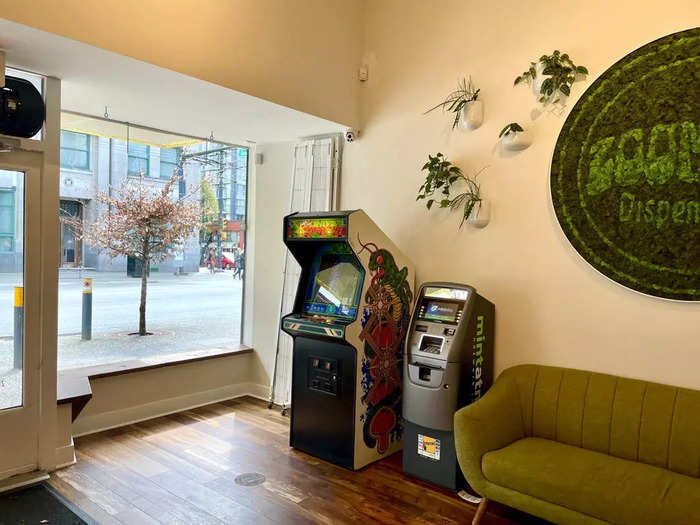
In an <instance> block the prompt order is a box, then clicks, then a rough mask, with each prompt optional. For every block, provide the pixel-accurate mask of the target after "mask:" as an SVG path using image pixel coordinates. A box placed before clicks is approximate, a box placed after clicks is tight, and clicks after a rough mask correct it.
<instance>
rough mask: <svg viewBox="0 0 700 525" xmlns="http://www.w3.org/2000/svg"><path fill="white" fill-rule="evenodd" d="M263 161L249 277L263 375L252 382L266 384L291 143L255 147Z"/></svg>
mask: <svg viewBox="0 0 700 525" xmlns="http://www.w3.org/2000/svg"><path fill="white" fill-rule="evenodd" d="M255 152H256V153H262V155H263V164H262V165H259V166H256V167H255V168H256V169H255V173H254V175H253V176H254V179H255V180H254V181H253V182H254V187H255V196H254V197H251V198H254V199H255V201H254V202H255V211H254V228H255V233H254V250H255V252H254V254H253V264H254V266H255V270H254V272H255V273H254V274H253V277H252V281H253V282H252V285H253V290H254V299H253V319H252V327H253V340H252V341H253V344H252V346H253V348H254V349H255V352H256V353H257V355H258V356H259V358H260V360H261V362H262V365H263V367H264V369H265V373H266V374H267V377H266V378H265V379H264V380H263V379H259V378H258V379H256V380H255V382H256V383H262V382H264V381H266V383H265V384H269V381H270V377H272V368H273V366H274V357H275V347H276V345H275V343H276V337H277V328H278V323H279V308H280V296H281V294H282V270H283V265H284V254H285V248H284V243H283V242H282V218H283V217H284V216H285V215H287V213H289V186H290V184H291V182H292V169H293V165H294V144H293V143H291V142H280V143H276V144H263V145H258V146H257V147H256V151H255Z"/></svg>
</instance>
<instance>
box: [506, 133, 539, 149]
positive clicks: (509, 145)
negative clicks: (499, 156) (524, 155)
mask: <svg viewBox="0 0 700 525" xmlns="http://www.w3.org/2000/svg"><path fill="white" fill-rule="evenodd" d="M530 144H532V139H531V138H530V133H529V132H528V131H527V130H525V131H521V132H519V133H512V132H511V133H508V134H507V135H504V136H503V138H502V139H501V145H502V146H503V148H504V149H507V150H509V151H520V150H523V149H526V148H527V147H528V146H530Z"/></svg>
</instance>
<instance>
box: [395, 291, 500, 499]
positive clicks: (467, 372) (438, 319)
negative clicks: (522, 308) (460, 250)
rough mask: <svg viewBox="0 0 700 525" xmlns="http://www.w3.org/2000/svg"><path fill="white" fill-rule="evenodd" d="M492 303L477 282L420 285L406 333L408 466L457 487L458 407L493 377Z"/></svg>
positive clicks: (459, 484)
mask: <svg viewBox="0 0 700 525" xmlns="http://www.w3.org/2000/svg"><path fill="white" fill-rule="evenodd" d="M494 313H495V308H494V305H493V303H491V302H489V301H488V300H487V299H484V298H483V297H482V296H481V295H479V294H478V293H476V290H475V289H474V288H472V287H471V286H467V285H463V284H455V283H425V284H423V285H422V286H421V287H420V290H419V292H418V295H417V299H416V306H415V308H414V310H413V316H412V318H411V325H410V329H409V333H408V337H407V339H406V354H405V356H404V380H403V382H404V392H403V415H404V418H405V419H406V429H405V437H404V449H403V470H404V472H406V473H407V474H411V475H412V476H416V477H418V478H421V479H424V480H426V481H430V482H432V483H435V484H436V485H441V486H443V487H446V488H449V489H452V490H458V489H459V488H461V487H462V485H463V484H464V478H463V476H462V471H461V470H460V468H459V465H458V464H457V453H456V451H455V440H454V426H453V417H454V413H455V412H456V411H457V410H459V409H460V408H462V407H463V406H465V405H468V404H470V403H472V402H474V401H476V400H477V399H479V398H480V397H481V396H482V394H484V393H485V392H486V390H487V389H488V388H489V387H490V386H491V384H492V383H493V339H494Z"/></svg>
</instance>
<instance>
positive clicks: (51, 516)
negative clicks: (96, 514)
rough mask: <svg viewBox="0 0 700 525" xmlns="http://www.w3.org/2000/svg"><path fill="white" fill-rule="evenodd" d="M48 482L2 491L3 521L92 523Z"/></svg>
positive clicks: (19, 524)
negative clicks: (11, 490)
mask: <svg viewBox="0 0 700 525" xmlns="http://www.w3.org/2000/svg"><path fill="white" fill-rule="evenodd" d="M94 523H95V522H94V521H93V520H91V519H90V518H89V517H88V516H86V515H84V514H83V513H82V512H81V511H80V510H78V509H76V508H75V507H74V506H73V505H72V504H71V503H69V502H68V501H66V500H65V499H64V498H63V496H61V495H60V494H59V493H58V492H56V491H55V490H54V489H53V488H52V487H50V486H48V485H47V484H45V483H41V484H39V485H34V486H32V487H26V488H23V489H19V490H16V491H13V492H6V493H4V494H0V525H92V524H94Z"/></svg>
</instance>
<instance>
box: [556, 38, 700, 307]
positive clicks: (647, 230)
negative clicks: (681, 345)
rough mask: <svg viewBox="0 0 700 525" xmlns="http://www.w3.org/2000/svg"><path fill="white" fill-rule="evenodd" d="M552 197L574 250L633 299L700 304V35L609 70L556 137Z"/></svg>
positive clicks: (663, 42)
mask: <svg viewBox="0 0 700 525" xmlns="http://www.w3.org/2000/svg"><path fill="white" fill-rule="evenodd" d="M551 185H552V199H553V202H554V208H555V211H556V214H557V218H558V219H559V222H560V224H561V226H562V228H563V230H564V233H565V234H566V236H567V237H568V238H569V240H570V241H571V243H572V244H573V245H574V247H575V248H576V250H578V252H579V253H580V254H581V255H582V256H583V257H584V258H585V259H586V260H587V261H588V262H589V263H590V264H592V265H593V266H594V267H595V268H597V269H598V270H599V271H601V272H602V273H604V274H605V275H607V276H608V277H610V278H612V279H614V280H616V281H617V282H619V283H621V284H624V285H625V286H628V287H630V288H633V289H635V290H638V291H640V292H644V293H648V294H652V295H657V296H661V297H668V298H672V299H683V300H692V301H697V300H700V28H695V29H691V30H688V31H683V32H680V33H675V34H673V35H669V36H667V37H664V38H661V39H659V40H656V41H654V42H652V43H650V44H647V45H646V46H644V47H641V48H640V49H638V50H636V51H634V52H633V53H631V54H629V55H627V56H626V57H625V58H623V59H622V60H620V61H619V62H617V63H616V64H615V65H614V66H612V67H611V68H610V69H608V70H607V71H606V72H605V73H604V74H603V75H602V76H601V77H600V78H599V79H598V80H596V81H595V82H594V83H593V85H592V86H591V87H590V88H589V89H588V90H587V91H586V93H585V94H584V95H583V97H581V99H580V100H579V101H578V102H577V104H576V106H575V107H574V108H573V110H572V112H571V114H570V115H569V117H568V118H567V120H566V123H565V124H564V127H563V129H562V131H561V134H560V135H559V140H558V141H557V145H556V149H555V151H554V158H553V160H552V172H551Z"/></svg>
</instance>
